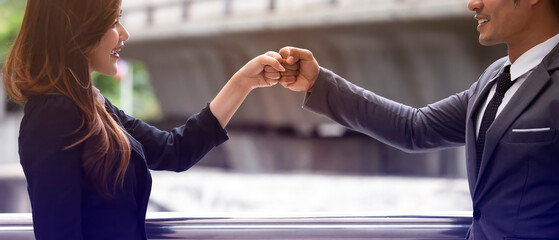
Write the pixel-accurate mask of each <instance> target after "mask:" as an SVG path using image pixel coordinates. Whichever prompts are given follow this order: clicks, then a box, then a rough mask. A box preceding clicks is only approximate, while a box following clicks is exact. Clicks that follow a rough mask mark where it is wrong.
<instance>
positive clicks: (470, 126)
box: [466, 68, 500, 194]
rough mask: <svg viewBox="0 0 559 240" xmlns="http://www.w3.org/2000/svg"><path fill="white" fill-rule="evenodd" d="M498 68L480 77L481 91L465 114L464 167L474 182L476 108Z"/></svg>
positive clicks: (488, 88)
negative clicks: (487, 75) (486, 75)
mask: <svg viewBox="0 0 559 240" xmlns="http://www.w3.org/2000/svg"><path fill="white" fill-rule="evenodd" d="M499 69H500V68H497V69H495V70H494V71H493V72H492V73H491V74H490V75H489V77H487V78H484V77H481V78H480V80H479V84H482V85H484V86H483V88H481V87H480V88H481V91H480V92H479V94H478V95H477V96H476V97H475V98H474V103H473V104H471V105H470V106H469V109H468V111H467V113H468V115H467V118H466V119H467V123H466V146H468V147H467V148H466V159H468V161H466V165H467V166H466V167H467V170H468V171H467V173H468V179H470V182H471V183H472V182H476V181H477V178H478V172H477V171H476V140H477V137H476V124H475V122H476V120H477V119H476V117H477V114H476V113H477V110H478V109H479V108H480V105H481V104H482V102H483V101H485V99H486V96H487V94H488V93H489V90H491V87H492V86H493V84H489V83H490V82H491V81H492V80H493V79H495V78H496V77H497V74H498V72H499ZM483 79H487V80H485V81H483ZM471 183H470V193H471V194H473V193H474V191H473V190H474V189H472V187H473V184H471Z"/></svg>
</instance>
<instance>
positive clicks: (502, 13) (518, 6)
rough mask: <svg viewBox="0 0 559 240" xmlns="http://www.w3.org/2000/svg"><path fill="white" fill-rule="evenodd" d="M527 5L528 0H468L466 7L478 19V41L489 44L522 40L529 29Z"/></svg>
mask: <svg viewBox="0 0 559 240" xmlns="http://www.w3.org/2000/svg"><path fill="white" fill-rule="evenodd" d="M529 7H530V3H529V1H516V2H515V1H514V0H470V1H469V2H468V8H469V9H470V10H471V11H474V12H475V13H476V15H475V18H476V20H478V25H477V30H478V32H479V43H481V44H482V45H485V46H489V45H495V44H500V43H506V44H511V43H517V42H518V41H522V39H524V38H526V37H527V36H526V33H527V32H528V30H529V29H528V23H529V21H530V18H531V16H530V13H531V12H530V11H529V10H530V9H529Z"/></svg>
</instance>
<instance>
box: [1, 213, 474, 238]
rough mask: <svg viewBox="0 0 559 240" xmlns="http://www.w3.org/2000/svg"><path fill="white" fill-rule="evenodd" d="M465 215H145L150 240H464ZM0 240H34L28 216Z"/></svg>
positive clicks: (7, 217) (10, 223) (4, 225)
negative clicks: (146, 216)
mask: <svg viewBox="0 0 559 240" xmlns="http://www.w3.org/2000/svg"><path fill="white" fill-rule="evenodd" d="M470 223H471V218H470V217H469V213H467V212H463V213H459V214H453V215H440V214H439V215H391V214H387V215H382V216H355V215H353V216H344V215H339V216H316V215H315V216H271V217H266V216H261V215H255V216H236V217H235V216H233V217H231V216H225V215H221V217H220V216H215V215H212V216H196V217H189V216H188V214H185V213H148V219H147V222H146V226H147V234H148V238H149V239H200V240H202V239H245V240H251V239H278V240H279V239H282V240H286V239H303V240H304V239H411V240H413V239H464V237H465V235H466V232H467V231H468V227H469V225H470ZM0 239H1V240H33V239H34V238H33V227H32V223H31V215H30V214H0Z"/></svg>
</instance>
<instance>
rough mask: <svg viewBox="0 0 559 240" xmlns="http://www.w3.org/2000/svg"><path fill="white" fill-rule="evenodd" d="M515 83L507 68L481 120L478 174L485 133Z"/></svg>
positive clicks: (478, 139) (499, 77)
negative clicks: (507, 92)
mask: <svg viewBox="0 0 559 240" xmlns="http://www.w3.org/2000/svg"><path fill="white" fill-rule="evenodd" d="M513 83H514V82H513V81H511V79H510V65H508V66H506V67H505V69H504V70H503V72H502V73H501V74H500V75H499V76H498V77H497V90H496V91H495V95H494V96H493V98H491V101H489V104H487V108H486V109H485V112H484V113H483V118H482V119H481V126H480V127H479V133H478V137H477V141H476V160H477V162H476V167H477V172H478V173H479V169H480V167H481V158H482V156H483V148H484V145H485V132H487V129H488V128H489V126H491V123H493V120H495V116H496V115H497V109H498V108H499V105H501V102H502V101H503V97H504V96H505V92H506V91H507V90H508V89H509V88H510V86H512V84H513Z"/></svg>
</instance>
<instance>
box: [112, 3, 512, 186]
mask: <svg viewBox="0 0 559 240" xmlns="http://www.w3.org/2000/svg"><path fill="white" fill-rule="evenodd" d="M123 12H124V13H123V22H124V24H125V26H126V27H127V28H128V30H129V32H130V34H131V38H130V39H129V40H128V41H127V42H126V43H125V45H126V47H125V48H124V50H123V54H122V56H124V57H125V58H132V59H136V60H140V61H142V62H143V63H145V64H146V66H147V68H148V70H149V73H150V75H151V81H152V85H153V88H154V90H155V93H156V96H157V98H158V100H159V101H160V104H161V108H162V111H163V114H164V115H165V117H166V119H180V120H178V121H177V122H181V121H184V119H185V116H188V115H190V114H192V113H196V112H197V111H199V109H201V108H202V107H203V106H205V105H206V104H207V103H208V102H209V101H211V100H212V98H213V97H214V96H215V95H216V94H217V92H218V91H219V90H220V89H221V87H222V86H223V85H224V84H225V83H226V81H227V80H228V79H229V77H230V76H232V75H233V74H234V73H235V71H237V70H238V69H239V68H240V67H242V66H243V65H244V64H245V63H246V62H247V61H248V60H250V59H251V58H253V57H255V56H257V55H259V54H262V53H264V52H266V51H268V50H276V51H277V50H279V49H280V48H281V47H283V46H298V47H303V48H307V49H310V50H311V51H312V52H313V53H314V55H315V57H316V58H317V59H318V61H319V63H320V64H321V66H323V67H326V68H329V69H331V70H334V71H335V72H336V73H338V74H339V75H341V76H343V77H345V78H346V79H348V80H350V81H351V82H354V83H356V84H357V85H359V86H362V87H364V88H366V89H370V90H372V91H374V92H376V93H378V94H380V95H382V96H385V97H388V98H390V99H394V100H396V101H399V102H403V103H405V104H409V105H412V106H415V107H422V106H425V105H426V104H429V103H432V102H435V101H437V100H440V99H443V98H445V97H447V96H449V95H451V94H454V93H457V92H460V91H462V90H464V89H467V88H468V87H469V86H470V85H471V84H472V83H473V82H474V81H476V80H477V77H478V76H479V75H480V74H481V72H482V71H483V70H484V69H485V67H486V66H488V64H490V63H491V62H492V61H493V60H495V59H497V58H498V57H500V56H502V55H505V54H506V52H505V49H504V48H502V47H491V48H487V47H481V46H479V44H478V41H477V38H478V33H477V31H476V24H477V23H476V21H475V19H474V18H473V15H474V14H473V13H472V12H470V11H468V9H467V6H466V2H465V1H463V0H281V1H280V0H124V1H123ZM302 98H303V94H302V93H293V92H290V91H288V90H285V89H283V88H282V87H281V86H279V85H278V86H275V87H273V88H267V89H257V90H255V91H253V92H252V93H251V95H250V96H249V97H248V99H247V100H246V101H245V103H243V105H242V106H241V108H240V109H239V111H238V112H237V114H236V115H235V117H234V118H233V119H232V121H231V123H230V129H231V134H233V135H235V136H234V138H235V140H234V141H230V142H228V143H226V144H225V146H224V147H222V148H220V150H217V151H214V152H213V153H210V156H209V157H208V158H209V159H218V158H219V159H225V160H215V161H218V163H216V164H218V165H223V166H226V167H233V168H243V169H245V170H247V171H253V170H254V171H260V170H262V169H264V170H266V169H273V170H278V169H279V170H284V169H286V170H289V169H292V168H317V167H318V168H319V170H327V171H329V170H333V171H336V170H342V171H344V170H347V171H349V172H358V173H371V172H372V173H375V172H378V173H396V174H399V173H404V174H406V173H411V174H419V175H429V176H443V175H444V176H464V172H465V170H464V169H465V167H464V164H463V158H464V153H463V150H462V149H454V150H445V151H441V152H436V153H426V154H420V155H409V154H406V153H402V152H400V151H399V150H395V149H393V148H391V147H388V146H385V145H383V144H380V143H378V142H375V141H373V140H370V139H364V138H360V137H351V136H353V135H351V134H347V131H345V130H344V129H343V128H340V127H339V126H337V125H335V124H332V122H330V121H329V120H327V119H325V118H323V117H320V116H318V115H315V114H313V113H310V112H306V111H304V110H301V104H302ZM238 129H241V130H243V131H239V133H238V134H237V131H236V130H238ZM245 130H248V131H245ZM247 132H249V133H247ZM344 133H345V136H346V137H345V138H344V137H340V136H344ZM332 134H333V136H336V137H334V138H328V139H320V140H317V139H315V138H313V136H324V135H328V136H332ZM348 135H349V136H350V137H347V136H348ZM271 136H272V137H271ZM278 136H280V137H278ZM282 136H283V137H282ZM309 139H311V140H309ZM301 146H302V147H301ZM285 149H290V150H289V151H285ZM212 154H213V155H212ZM247 159H257V160H247ZM328 159H337V160H338V161H336V160H328ZM342 159H343V161H345V162H343V163H340V160H342ZM411 159H414V160H417V159H419V161H409V160H411ZM212 161H214V160H207V162H212ZM215 161H214V162H215ZM247 161H249V162H250V161H252V162H250V163H247ZM278 162H281V163H278ZM255 166H256V167H255ZM247 168H248V169H247Z"/></svg>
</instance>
